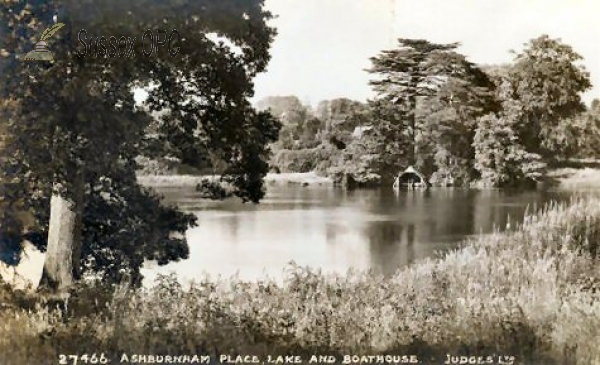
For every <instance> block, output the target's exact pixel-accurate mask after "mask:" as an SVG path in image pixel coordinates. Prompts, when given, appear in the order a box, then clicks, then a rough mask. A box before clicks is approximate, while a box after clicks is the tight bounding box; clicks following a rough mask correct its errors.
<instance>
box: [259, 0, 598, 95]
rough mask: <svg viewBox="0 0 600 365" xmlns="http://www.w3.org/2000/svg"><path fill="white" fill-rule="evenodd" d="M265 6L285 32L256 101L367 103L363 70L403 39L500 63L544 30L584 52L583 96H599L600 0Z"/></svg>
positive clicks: (325, 1) (277, 2)
mask: <svg viewBox="0 0 600 365" xmlns="http://www.w3.org/2000/svg"><path fill="white" fill-rule="evenodd" d="M266 7H267V9H268V10H270V11H271V12H273V13H274V14H276V15H277V19H274V20H273V21H272V22H271V24H272V25H273V26H275V27H276V28H277V29H278V33H279V34H278V35H277V37H276V38H275V41H274V42H273V45H272V50H271V54H272V59H271V62H270V63H269V66H268V69H267V71H266V72H265V73H262V74H260V75H258V76H257V78H256V79H255V85H256V87H255V91H256V93H255V97H254V98H253V100H254V101H258V100H260V99H262V98H264V97H267V96H273V95H296V96H298V97H299V98H300V100H301V101H303V102H305V103H309V104H312V105H313V106H315V105H316V104H317V103H318V102H319V101H321V100H326V99H333V98H338V97H347V98H350V99H354V100H359V101H365V100H366V99H367V98H371V97H373V96H374V94H373V92H372V90H371V88H370V87H369V85H368V81H369V78H370V75H369V74H368V73H367V72H365V71H364V70H365V69H366V68H368V67H369V66H370V61H369V58H370V57H372V56H376V55H377V54H378V53H379V52H380V51H381V50H384V49H393V48H395V47H396V46H397V39H398V38H423V39H427V40H429V41H432V42H435V43H451V42H460V43H461V47H460V48H459V49H458V51H459V52H461V53H462V54H464V55H466V56H467V58H468V59H469V60H470V61H471V62H475V63H478V64H502V63H508V62H511V60H512V58H513V55H511V53H510V50H515V51H520V50H522V49H523V47H524V44H525V43H527V42H528V41H529V40H531V39H533V38H536V37H538V36H540V35H542V34H548V35H549V36H550V37H552V38H560V39H561V40H562V41H563V42H564V43H567V44H569V45H571V46H572V47H573V48H574V50H575V51H576V52H578V53H579V54H581V55H582V56H583V58H584V61H583V65H584V66H585V68H586V69H587V70H588V71H589V72H590V74H591V80H592V84H593V85H594V88H593V89H591V90H590V91H589V92H587V93H585V94H584V96H583V97H584V101H586V102H587V103H589V102H590V101H591V100H592V99H594V98H600V22H599V21H598V19H600V1H598V0H266Z"/></svg>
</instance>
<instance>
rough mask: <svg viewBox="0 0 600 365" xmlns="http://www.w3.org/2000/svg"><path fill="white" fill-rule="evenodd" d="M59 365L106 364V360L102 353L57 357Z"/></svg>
mask: <svg viewBox="0 0 600 365" xmlns="http://www.w3.org/2000/svg"><path fill="white" fill-rule="evenodd" d="M58 364H59V365H77V364H108V358H107V357H106V355H104V353H101V354H99V355H98V354H95V353H94V354H82V355H62V354H61V355H58Z"/></svg>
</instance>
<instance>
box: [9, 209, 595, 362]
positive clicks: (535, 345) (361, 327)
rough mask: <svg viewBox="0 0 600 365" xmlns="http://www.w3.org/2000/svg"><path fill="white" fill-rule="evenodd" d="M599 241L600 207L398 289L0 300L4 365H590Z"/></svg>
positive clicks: (352, 281) (300, 276)
mask: <svg viewBox="0 0 600 365" xmlns="http://www.w3.org/2000/svg"><path fill="white" fill-rule="evenodd" d="M599 240H600V201H598V199H595V198H592V199H580V200H576V201H573V202H572V204H570V205H557V204H551V205H549V206H547V207H545V208H544V209H542V211H540V212H539V213H535V214H532V215H529V216H528V217H527V218H526V219H525V223H524V225H523V226H522V227H518V228H517V229H515V230H514V231H510V232H505V233H495V234H492V235H487V236H481V237H478V238H476V239H473V240H471V241H469V242H468V243H467V244H466V245H465V247H463V248H461V249H459V250H457V251H453V252H450V253H448V254H446V255H445V257H443V258H440V259H438V260H435V261H433V260H428V261H424V262H421V263H419V264H416V265H413V266H411V267H409V268H406V269H404V270H401V271H399V272H398V273H396V274H395V275H394V276H392V277H380V276H376V275H374V274H370V273H363V272H349V273H348V274H347V275H344V276H338V275H326V274H324V273H321V272H319V271H313V270H308V269H304V268H300V267H297V266H295V265H294V266H291V267H290V270H289V272H288V273H287V274H286V277H285V282H284V284H283V285H281V284H278V283H275V282H273V281H270V280H260V281H256V282H252V283H249V282H244V281H241V280H239V279H237V278H235V277H234V278H231V279H221V280H216V281H215V280H211V279H210V278H207V279H204V280H202V281H200V282H197V283H194V284H191V285H190V286H183V285H182V284H180V283H178V282H177V280H176V279H175V278H174V277H172V276H165V277H159V278H158V279H157V280H156V282H155V284H154V286H153V287H152V288H148V289H137V290H130V289H128V288H127V287H123V286H121V287H117V288H116V290H114V289H113V290H112V291H110V292H112V294H111V295H107V293H110V292H109V291H107V290H105V288H104V287H102V286H99V287H95V286H89V287H84V288H82V289H80V290H79V291H77V292H74V293H72V294H71V298H70V299H69V301H68V305H66V304H65V305H62V304H60V303H61V302H60V301H58V306H59V309H55V308H56V305H57V304H56V303H57V301H56V300H54V301H53V303H54V304H52V305H48V304H44V300H40V299H36V298H27V297H25V298H24V297H23V294H22V293H13V292H11V291H10V289H7V288H3V289H0V297H2V298H5V299H6V302H7V303H11V306H10V307H5V308H3V309H1V310H0V362H2V363H3V364H21V363H35V364H46V363H48V362H46V361H48V360H49V359H52V360H54V359H56V358H57V355H58V354H59V353H84V352H104V353H105V354H107V355H108V356H113V357H115V358H117V359H118V358H120V356H121V355H122V353H131V354H133V353H138V354H147V353H154V354H160V353H165V354H167V353H171V354H183V353H186V354H187V353H199V354H206V355H211V356H218V355H219V354H221V353H223V349H227V351H228V352H230V353H235V354H242V355H245V354H253V355H257V356H261V357H263V358H264V356H266V355H279V354H282V355H290V354H294V355H303V356H304V357H307V356H310V355H312V354H315V353H319V354H331V355H335V356H336V357H337V358H338V360H339V359H341V356H343V355H345V354H353V355H354V354H356V355H373V354H398V353H402V354H415V355H419V358H420V360H421V361H422V363H424V364H428V363H439V362H440V361H442V359H445V356H446V353H453V354H457V355H472V354H473V353H477V354H481V353H489V354H498V353H501V354H509V355H512V356H516V359H515V360H516V361H515V363H526V364H529V363H535V364H538V363H544V364H589V363H593V362H594V361H596V360H597V359H598V358H599V357H600V352H599V349H598V347H597V346H596V344H597V343H598V340H600V337H599V336H600V333H599V332H598V328H600V296H599V293H600V286H599V285H600V274H599V272H598V270H597V263H598V262H597V260H598V254H599V251H598V245H597V243H598V242H599ZM27 303H29V304H27ZM20 307H24V308H27V309H21V308H20ZM65 313H70V314H69V315H68V316H65V315H64V314H65ZM431 357H435V358H436V359H435V360H432V359H431Z"/></svg>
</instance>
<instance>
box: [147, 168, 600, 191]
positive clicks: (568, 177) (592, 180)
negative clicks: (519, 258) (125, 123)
mask: <svg viewBox="0 0 600 365" xmlns="http://www.w3.org/2000/svg"><path fill="white" fill-rule="evenodd" d="M548 177H549V178H551V179H553V180H555V181H556V183H557V187H558V188H560V189H567V190H591V189H600V168H590V167H586V168H558V169H552V170H550V171H549V172H548ZM218 178H219V176H216V175H202V176H196V175H138V182H139V183H140V184H142V185H144V186H147V187H169V186H172V187H195V186H196V185H198V184H199V183H200V182H202V180H204V179H209V180H213V179H218ZM265 183H266V184H267V185H271V186H273V185H304V186H333V184H334V183H333V179H332V178H329V177H325V176H320V175H317V173H315V172H303V173H300V172H290V173H280V174H276V173H268V174H267V175H266V176H265Z"/></svg>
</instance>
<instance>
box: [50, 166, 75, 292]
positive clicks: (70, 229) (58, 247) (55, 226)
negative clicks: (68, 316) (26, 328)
mask: <svg viewBox="0 0 600 365" xmlns="http://www.w3.org/2000/svg"><path fill="white" fill-rule="evenodd" d="M83 187H84V185H83V176H82V174H77V175H76V177H75V179H74V184H73V189H72V192H71V194H70V198H69V199H67V198H65V197H63V196H61V195H59V194H57V193H54V194H53V195H52V198H51V200H50V223H49V229H48V247H47V250H46V258H45V261H44V270H43V271H42V277H41V280H40V287H41V288H45V289H48V290H52V291H57V290H59V291H60V290H63V289H66V288H68V287H69V286H71V285H72V284H73V283H74V282H75V281H76V280H78V279H79V277H80V269H79V265H80V262H79V261H80V260H81V228H82V227H81V226H82V213H83Z"/></svg>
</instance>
